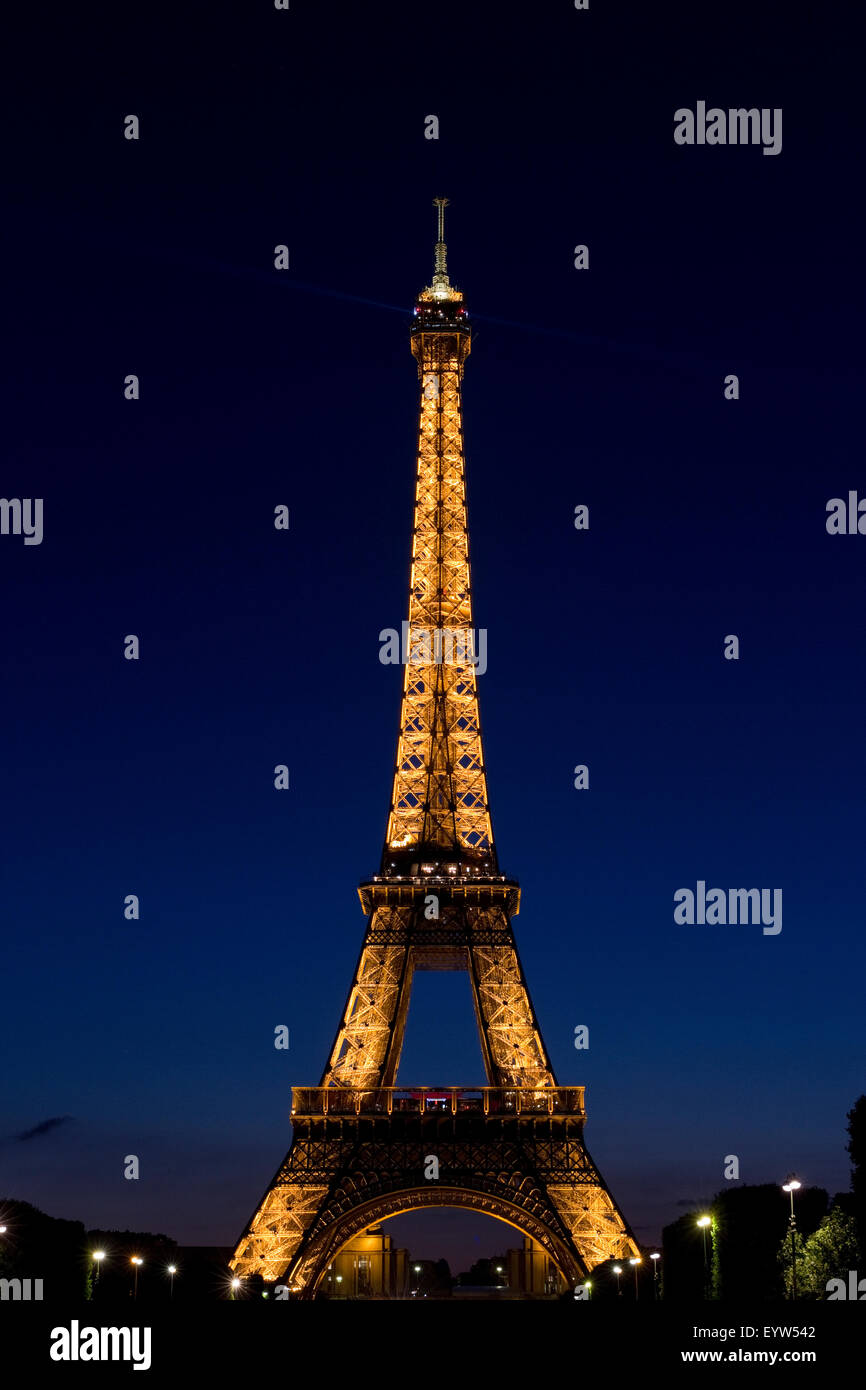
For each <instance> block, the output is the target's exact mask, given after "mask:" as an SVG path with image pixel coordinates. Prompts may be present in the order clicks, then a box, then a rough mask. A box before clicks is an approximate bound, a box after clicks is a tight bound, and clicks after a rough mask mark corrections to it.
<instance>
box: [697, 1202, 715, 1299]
mask: <svg viewBox="0 0 866 1390" xmlns="http://www.w3.org/2000/svg"><path fill="white" fill-rule="evenodd" d="M712 1224H713V1218H712V1217H711V1216H700V1217H698V1225H699V1226H700V1228H701V1239H702V1241H703V1246H704V1298H706V1297H707V1294H708V1292H709V1287H710V1266H709V1261H708V1259H707V1227H708V1226H712Z"/></svg>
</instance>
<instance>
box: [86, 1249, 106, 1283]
mask: <svg viewBox="0 0 866 1390" xmlns="http://www.w3.org/2000/svg"><path fill="white" fill-rule="evenodd" d="M90 1258H91V1260H92V1262H93V1264H95V1265H96V1273H95V1274H94V1276H93V1286H94V1288H95V1287H96V1285H97V1284H98V1283H99V1266H100V1265H101V1264H102V1261H103V1260H104V1259H105V1251H104V1250H94V1251H93V1252H92V1253H91V1256H90Z"/></svg>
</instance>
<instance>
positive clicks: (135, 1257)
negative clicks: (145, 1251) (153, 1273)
mask: <svg viewBox="0 0 866 1390" xmlns="http://www.w3.org/2000/svg"><path fill="white" fill-rule="evenodd" d="M132 1263H133V1264H134V1265H135V1288H134V1291H133V1295H132V1299H133V1302H135V1300H136V1299H137V1298H138V1271H139V1268H140V1266H141V1265H143V1264H144V1260H143V1259H142V1258H141V1256H140V1255H133V1257H132Z"/></svg>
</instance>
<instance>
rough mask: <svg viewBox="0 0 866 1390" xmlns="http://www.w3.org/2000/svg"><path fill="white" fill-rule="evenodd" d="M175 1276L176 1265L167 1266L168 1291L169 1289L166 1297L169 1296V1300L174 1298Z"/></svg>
mask: <svg viewBox="0 0 866 1390" xmlns="http://www.w3.org/2000/svg"><path fill="white" fill-rule="evenodd" d="M176 1274H177V1265H169V1267H168V1289H169V1292H168V1296H169V1298H174V1276H175V1275H176Z"/></svg>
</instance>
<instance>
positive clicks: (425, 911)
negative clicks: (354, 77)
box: [231, 198, 639, 1297]
mask: <svg viewBox="0 0 866 1390" xmlns="http://www.w3.org/2000/svg"><path fill="white" fill-rule="evenodd" d="M446 203H447V199H445V198H437V199H436V200H435V204H436V206H437V208H438V227H439V234H438V241H437V243H436V250H435V265H434V274H433V281H432V284H431V285H430V286H428V287H427V288H426V289H424V290H422V291H421V293H420V294H419V295H418V298H417V301H416V303H415V311H414V319H413V323H412V328H411V346H412V353H413V355H414V357H415V359H416V361H417V363H418V375H419V378H420V383H421V391H420V395H421V404H420V421H419V429H418V460H417V467H418V474H417V487H416V493H415V529H414V542H413V551H412V570H411V579H410V585H409V621H408V625H404V629H403V633H404V639H406V642H405V645H406V651H405V653H404V656H403V659H404V661H405V663H406V665H405V678H404V684H403V702H402V709H401V715H400V734H399V740H398V746H397V761H396V766H395V771H394V788H393V794H392V798H391V809H390V815H389V818H388V829H387V834H386V838H385V848H384V852H383V855H382V864H381V870H380V872H379V873H378V874H377V875H376V876H375V877H374V878H371V879H370V880H369V881H367V882H365V883H362V884H361V886H360V888H359V890H358V892H359V895H360V898H361V904H362V907H363V910H364V913H365V915H366V918H367V929H366V934H365V936H364V942H363V945H362V947H361V954H360V957H359V960H358V964H357V968H356V970H355V976H354V979H353V981H352V987H351V989H350V990H349V997H348V1000H347V1003H346V1008H345V1012H344V1014H343V1019H342V1022H341V1024H340V1026H339V1028H338V1030H337V1036H336V1039H335V1042H334V1046H333V1048H332V1051H331V1055H330V1060H329V1062H328V1065H327V1066H326V1068H325V1072H324V1075H323V1076H322V1079H321V1082H320V1084H319V1086H318V1087H296V1088H294V1089H293V1092H292V1126H293V1131H294V1133H293V1139H292V1145H291V1148H290V1149H289V1152H288V1154H287V1155H286V1158H285V1160H284V1161H283V1163H282V1164H281V1165H280V1168H279V1170H278V1172H277V1174H276V1176H275V1177H274V1180H273V1182H272V1183H271V1184H270V1186H269V1187H268V1190H267V1191H266V1193H265V1195H264V1198H263V1199H262V1202H261V1204H260V1205H259V1207H258V1208H257V1210H256V1212H255V1213H254V1215H253V1217H252V1220H251V1221H250V1224H249V1226H248V1227H247V1229H246V1231H245V1232H244V1234H243V1235H242V1236H241V1239H240V1241H239V1242H238V1246H237V1249H236V1250H235V1253H234V1256H233V1258H232V1261H231V1267H232V1269H233V1271H234V1274H235V1275H236V1276H238V1277H241V1278H243V1277H246V1276H249V1275H251V1274H254V1273H259V1274H261V1275H262V1277H263V1278H264V1279H265V1280H269V1281H272V1280H275V1279H276V1280H280V1281H281V1282H284V1283H286V1284H287V1285H288V1286H289V1288H290V1289H291V1290H292V1292H293V1293H294V1294H295V1295H297V1296H301V1297H311V1296H312V1295H313V1294H314V1293H315V1291H316V1288H317V1286H318V1285H319V1283H320V1281H321V1280H322V1277H323V1275H324V1273H325V1271H326V1270H327V1268H328V1266H329V1264H330V1263H331V1262H332V1261H333V1259H334V1258H335V1256H336V1255H337V1253H338V1252H339V1251H340V1250H341V1249H342V1248H343V1247H344V1246H345V1245H346V1244H347V1242H349V1241H350V1240H352V1239H353V1238H354V1237H355V1236H357V1235H359V1234H360V1233H361V1232H363V1231H364V1230H366V1228H367V1227H369V1226H372V1225H375V1224H377V1223H378V1222H380V1221H382V1220H384V1219H386V1218H387V1217H389V1216H394V1215H396V1214H398V1213H400V1212H404V1211H411V1210H414V1209H417V1208H421V1207H430V1206H439V1207H445V1206H460V1207H468V1208H471V1209H473V1210H476V1211H480V1212H485V1213H487V1214H489V1215H492V1216H497V1217H500V1218H502V1219H503V1220H505V1221H507V1222H509V1223H510V1224H511V1225H512V1226H514V1227H516V1228H517V1229H518V1230H520V1231H521V1232H522V1233H523V1234H524V1235H525V1236H529V1237H531V1238H532V1240H533V1241H535V1242H537V1244H538V1245H539V1246H541V1247H542V1249H543V1250H544V1251H545V1252H546V1254H547V1256H548V1257H549V1259H550V1261H551V1262H552V1263H553V1265H554V1266H555V1268H556V1269H557V1270H558V1271H559V1273H560V1275H561V1276H562V1278H563V1279H564V1280H565V1281H567V1282H568V1283H569V1284H574V1283H576V1282H579V1281H580V1280H581V1279H582V1278H584V1277H585V1276H586V1275H587V1274H588V1273H589V1271H590V1270H592V1269H593V1268H594V1266H596V1265H597V1264H599V1263H601V1262H602V1261H603V1260H606V1259H610V1258H618V1259H624V1258H628V1257H629V1256H631V1255H637V1254H638V1253H639V1252H638V1247H637V1244H636V1242H635V1240H634V1237H633V1235H632V1233H631V1231H630V1229H629V1227H628V1225H627V1223H626V1221H625V1220H624V1218H623V1216H622V1215H621V1213H620V1211H619V1209H618V1208H617V1206H616V1204H615V1202H614V1200H613V1198H612V1196H611V1194H610V1192H609V1191H608V1189H607V1187H606V1186H605V1183H604V1181H603V1180H602V1177H601V1175H600V1173H599V1171H598V1169H597V1168H596V1167H595V1165H594V1163H593V1161H592V1159H591V1158H590V1156H589V1153H588V1152H587V1149H586V1147H585V1145H584V1142H583V1126H584V1121H585V1118H586V1114H585V1110H584V1105H583V1087H582V1086H567V1087H562V1086H558V1085H557V1082H556V1078H555V1076H554V1074H553V1068H552V1067H551V1064H550V1059H549V1057H548V1055H547V1052H546V1050H545V1046H544V1043H543V1041H542V1037H541V1031H540V1029H539V1026H538V1022H537V1020H536V1017H535V1013H534V1012H533V1008H532V1004H531V1002H530V998H529V992H528V990H527V987H526V983H525V981H524V978H523V970H522V968H521V964H520V959H519V957H518V954H517V947H516V945H515V941H514V935H513V932H512V928H511V918H512V917H513V916H514V915H515V914H516V913H517V911H518V907H519V900H520V890H519V887H518V885H517V883H516V882H515V881H514V880H513V879H509V878H506V877H505V876H504V875H503V874H501V873H500V871H499V865H498V862H497V856H496V849H495V847H494V843H493V833H492V829H491V821H490V809H489V805H488V800H487V780H486V775H485V769H484V759H483V756H482V748H481V729H480V725H479V717H478V695H477V688H476V665H477V664H478V655H479V652H478V648H479V643H478V642H477V641H476V640H475V637H474V634H473V630H472V626H471V625H472V606H471V598H470V586H469V553H468V537H467V529H466V493H465V480H464V458H463V434H462V424H461V410H460V386H461V379H462V376H463V366H464V363H465V361H466V358H467V357H468V355H469V349H470V342H471V329H470V325H469V316H468V313H467V310H466V308H465V306H464V302H463V295H462V294H461V293H460V291H459V290H457V289H455V288H454V286H453V285H452V284H451V282H450V280H449V277H448V273H447V266H446V254H445V240H444V215H445V205H446ZM415 970H466V971H468V973H469V978H470V981H471V985H472V994H473V998H474V1001H475V1016H476V1019H477V1023H478V1032H479V1036H480V1039H481V1051H482V1055H483V1058H484V1065H485V1068H486V1072H487V1082H488V1084H487V1086H484V1087H476V1088H465V1087H454V1086H452V1087H438V1088H431V1087H423V1086H416V1087H411V1088H400V1087H397V1084H396V1082H397V1067H398V1063H399V1059H400V1050H401V1047H402V1043H403V1033H404V1029H405V1023H406V1015H407V1011H408V1007H409V995H410V992H411V987H412V977H413V972H414V971H415ZM432 1160H435V1162H433V1161H432Z"/></svg>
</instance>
